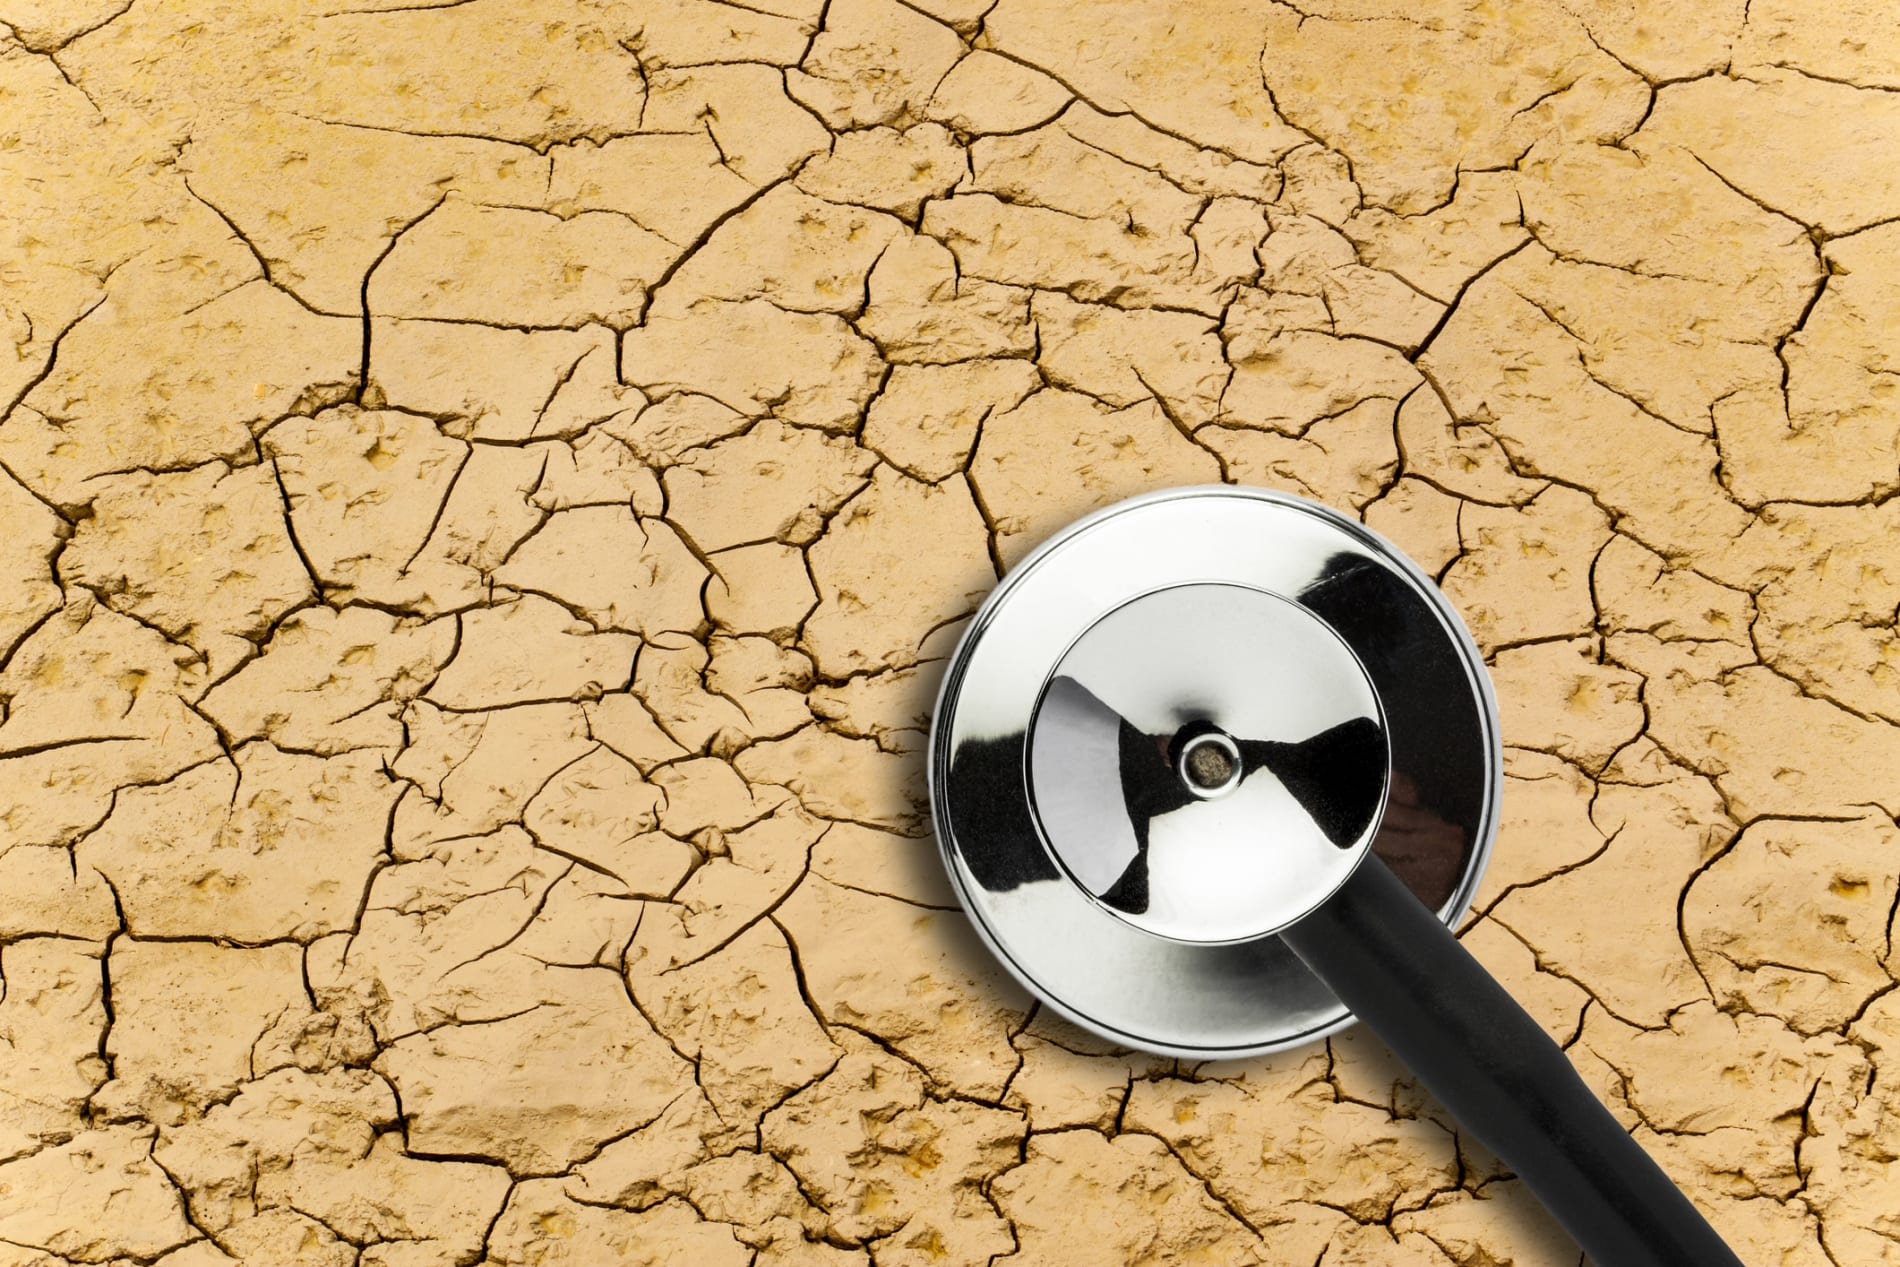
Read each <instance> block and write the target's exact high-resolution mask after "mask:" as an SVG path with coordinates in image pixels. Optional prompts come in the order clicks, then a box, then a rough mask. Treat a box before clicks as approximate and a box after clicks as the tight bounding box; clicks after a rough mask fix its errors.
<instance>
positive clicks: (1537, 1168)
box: [1280, 854, 1741, 1267]
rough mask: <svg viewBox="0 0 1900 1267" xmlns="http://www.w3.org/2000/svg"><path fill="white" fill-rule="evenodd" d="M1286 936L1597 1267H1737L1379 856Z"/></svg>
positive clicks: (1564, 1061)
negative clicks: (1526, 1189)
mask: <svg viewBox="0 0 1900 1267" xmlns="http://www.w3.org/2000/svg"><path fill="white" fill-rule="evenodd" d="M1280 936H1281V938H1282V939H1283V940H1285V942H1286V944H1287V946H1288V947H1289V948H1290V949H1291V950H1292V951H1293V953H1294V954H1296V955H1298V956H1299V957H1300V958H1301V959H1302V960H1303V961H1305V963H1306V966H1307V967H1309V968H1311V969H1312V970H1313V972H1314V973H1315V974H1316V975H1317V976H1318V977H1319V978H1320V979H1321V980H1322V981H1324V982H1325V983H1326V984H1327V985H1328V986H1330V987H1331V988H1332V990H1333V993H1335V994H1337V995H1338V996H1339V999H1340V1001H1341V1002H1342V1003H1344V1004H1345V1005H1346V1006H1347V1007H1349V1008H1351V1009H1352V1011H1353V1014H1354V1015H1355V1016H1357V1017H1358V1018H1359V1020H1360V1021H1361V1022H1363V1023H1364V1024H1365V1025H1367V1026H1369V1027H1370V1028H1371V1030H1372V1032H1373V1033H1375V1034H1377V1035H1378V1036H1379V1037H1380V1038H1381V1039H1383V1040H1384V1041H1385V1043H1386V1045H1387V1046H1389V1047H1390V1048H1391V1049H1392V1052H1393V1054H1394V1055H1396V1056H1397V1057H1398V1058H1399V1059H1400V1060H1402V1061H1404V1062H1405V1064H1406V1065H1407V1066H1409V1067H1410V1068H1411V1070H1412V1072H1413V1073H1414V1074H1416V1075H1417V1077H1418V1080H1419V1081H1420V1082H1421V1083H1423V1084H1424V1086H1425V1088H1426V1090H1428V1091H1430V1092H1431V1093H1432V1094H1433V1095H1434V1096H1436V1097H1437V1098H1438V1101H1439V1103H1441V1104H1443V1105H1444V1106H1445V1107H1446V1108H1447V1109H1449V1110H1450V1111H1451V1114H1452V1116H1453V1117H1455V1118H1457V1119H1458V1123H1459V1125H1460V1126H1461V1127H1463V1128H1464V1129H1465V1130H1466V1131H1467V1132H1469V1133H1470V1135H1471V1136H1472V1137H1473V1138H1474V1139H1476V1140H1478V1141H1479V1142H1480V1143H1482V1144H1483V1145H1484V1146H1485V1147H1487V1148H1489V1149H1490V1150H1491V1151H1492V1152H1493V1153H1495V1154H1497V1156H1498V1158H1499V1160H1501V1161H1502V1162H1503V1163H1504V1164H1505V1165H1507V1166H1509V1167H1510V1168H1511V1169H1512V1170H1513V1171H1515V1172H1516V1173H1517V1175H1518V1177H1519V1178H1521V1179H1522V1180H1523V1181H1524V1182H1525V1184H1526V1185H1527V1186H1528V1187H1529V1188H1530V1190H1531V1191H1532V1192H1533V1193H1534V1194H1536V1196H1537V1198H1538V1199H1539V1200H1540V1201H1542V1202H1543V1203H1544V1208H1545V1209H1547V1210H1549V1211H1550V1213H1551V1214H1552V1215H1553V1216H1554V1217H1555V1218H1556V1220H1557V1221H1558V1222H1559V1223H1561V1224H1562V1225H1563V1227H1564V1229H1565V1230H1566V1231H1568V1232H1569V1233H1570V1235H1571V1236H1572V1237H1573V1238H1575V1240H1576V1242H1577V1244H1578V1245H1579V1246H1581V1247H1582V1248H1583V1250H1584V1252H1585V1253H1586V1254H1588V1255H1589V1257H1590V1261H1591V1262H1592V1263H1593V1264H1595V1265H1596V1267H1741V1260H1740V1259H1739V1258H1737V1257H1736V1256H1735V1253H1734V1251H1733V1250H1731V1249H1729V1247H1728V1246H1727V1245H1726V1244H1724V1243H1723V1241H1722V1238H1721V1237H1720V1236H1718V1235H1716V1233H1715V1229H1714V1228H1712V1227H1710V1226H1709V1224H1708V1221H1707V1220H1706V1219H1704V1218H1703V1217H1702V1215H1701V1213H1700V1212H1699V1211H1698V1210H1697V1209H1696V1208H1695V1206H1694V1205H1692V1204H1691V1203H1690V1201H1689V1198H1687V1197H1686V1196H1684V1195H1683V1194H1682V1192H1681V1191H1680V1190H1679V1189H1678V1188H1677V1187H1676V1186H1675V1184H1673V1183H1671V1182H1670V1181H1669V1177H1668V1176H1667V1175H1665V1174H1664V1173H1663V1172H1662V1168H1661V1167H1659V1166H1658V1165H1657V1164H1656V1163H1655V1161H1654V1160H1653V1159H1651V1157H1650V1156H1649V1154H1648V1153H1646V1152H1644V1151H1643V1149H1642V1147H1641V1146H1640V1145H1639V1144H1637V1142H1636V1141H1635V1140H1633V1139H1631V1138H1630V1137H1629V1134H1628V1133H1627V1132H1626V1131H1624V1129H1623V1127H1622V1126H1621V1125H1619V1124H1618V1122H1617V1120H1616V1119H1615V1118H1614V1117H1612V1116H1611V1115H1610V1111H1609V1110H1608V1109H1606V1108H1604V1107H1603V1105H1602V1104H1601V1103H1599V1102H1598V1100H1597V1098H1596V1097H1595V1096H1594V1095H1592V1094H1591V1093H1590V1089H1589V1088H1588V1087H1586V1086H1585V1085H1584V1084H1583V1080H1582V1079H1581V1078H1579V1077H1578V1076H1577V1073H1576V1070H1575V1069H1573V1068H1572V1067H1571V1064H1570V1061H1569V1059H1568V1058H1567V1057H1566V1056H1565V1055H1564V1053H1563V1050H1562V1049H1561V1048H1559V1047H1558V1046H1557V1044H1556V1043H1554V1042H1552V1041H1551V1039H1550V1037H1549V1035H1547V1034H1545V1033H1544V1030H1543V1027H1542V1026H1540V1025H1538V1024H1537V1022H1535V1021H1533V1020H1532V1019H1531V1018H1530V1017H1529V1016H1528V1015H1527V1014H1526V1013H1525V1011H1524V1009H1523V1008H1522V1007H1519V1006H1518V1004H1517V1002H1516V1000H1514V999H1513V998H1511V996H1510V995H1509V994H1508V993H1506V992H1505V990H1504V987H1502V986H1500V985H1499V984H1498V983H1497V982H1496V981H1495V980H1494V979H1492V977H1491V974H1490V973H1488V972H1486V971H1485V970H1484V968H1483V966H1482V965H1480V964H1479V963H1478V961H1477V960H1475V959H1473V958H1472V957H1471V954H1470V952H1469V951H1467V950H1466V949H1465V948H1464V947H1463V946H1461V945H1459V944H1458V939H1457V938H1455V937H1453V936H1452V935H1451V932H1450V930H1448V929H1447V928H1446V927H1445V926H1444V924H1442V923H1440V922H1439V920H1438V919H1437V917H1436V916H1434V915H1433V914H1432V913H1431V912H1430V911H1428V910H1426V909H1425V906H1424V904H1423V903H1421V902H1420V901H1419V900H1418V899H1417V898H1416V897H1414V896H1413V895H1412V892H1411V890H1410V889H1407V888H1406V887H1405V885H1404V884H1403V883H1402V882H1400V880H1399V879H1398V877H1397V876H1395V875H1393V874H1392V871H1391V869H1390V868H1388V867H1387V866H1386V865H1385V864H1384V863H1383V862H1381V861H1380V860H1379V858H1378V857H1377V856H1376V855H1373V854H1368V855H1367V856H1366V859H1365V861H1364V862H1363V863H1361V864H1360V866H1359V868H1358V869H1357V870H1356V871H1354V872H1353V874H1352V877H1351V878H1350V879H1349V880H1347V881H1346V883H1345V885H1344V886H1342V887H1341V888H1340V890H1339V892H1338V893H1336V894H1334V895H1333V896H1332V897H1331V898H1329V899H1328V900H1327V901H1326V903H1325V904H1324V905H1322V906H1321V907H1320V908H1319V909H1318V910H1316V911H1314V912H1313V913H1312V914H1310V915H1308V916H1307V917H1306V918H1305V919H1303V920H1301V921H1300V922H1299V923H1298V924H1296V925H1295V926H1294V927H1292V928H1290V929H1287V930H1285V931H1283V932H1282V933H1281V934H1280Z"/></svg>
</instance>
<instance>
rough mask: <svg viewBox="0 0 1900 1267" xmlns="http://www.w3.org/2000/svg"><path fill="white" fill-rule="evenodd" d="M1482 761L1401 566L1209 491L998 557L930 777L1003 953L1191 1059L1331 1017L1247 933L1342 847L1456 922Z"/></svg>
mask: <svg viewBox="0 0 1900 1267" xmlns="http://www.w3.org/2000/svg"><path fill="white" fill-rule="evenodd" d="M1499 764H1500V755H1499V749H1498V740H1497V719H1496V708H1495V705H1494V704H1493V702H1492V699H1491V694H1490V687H1489V683H1488V680H1487V679H1486V677H1485V673H1484V667H1483V663H1482V660H1481V659H1480V658H1479V655H1478V652H1477V649H1476V647H1475V646H1473V644H1472V643H1471V640H1470V638H1469V636H1468V635H1467V634H1466V633H1465V631H1464V629H1463V626H1462V625H1461V624H1460V623H1459V621H1458V619H1457V616H1456V614H1455V613H1454V612H1453V611H1452V610H1451V608H1450V606H1449V605H1448V604H1447V603H1446V602H1445V601H1444V599H1443V598H1442V597H1441V596H1440V595H1439V593H1438V591H1437V589H1436V587H1435V586H1433V585H1432V583H1431V582H1430V581H1429V580H1428V579H1427V578H1426V577H1424V576H1423V575H1422V574H1421V573H1419V572H1418V571H1417V569H1416V568H1414V567H1413V566H1412V565H1411V564H1410V563H1409V562H1408V561H1407V560H1406V559H1405V558H1404V556H1403V555H1401V554H1400V553H1399V552H1398V551H1397V550H1396V549H1394V548H1393V547H1392V546H1390V545H1389V544H1387V543H1386V542H1385V541H1383V540H1382V539H1380V538H1379V537H1377V536H1376V535H1374V534H1372V533H1370V532H1368V531H1367V530H1366V529H1365V528H1363V527H1361V526H1360V525H1358V524H1357V523H1354V522H1353V521H1351V520H1349V519H1346V518H1344V517H1343V516H1340V515H1338V514H1336V513H1334V512H1333V511H1330V510H1328V509H1326V508H1324V507H1322V506H1318V505H1315V504H1313V503H1309V502H1305V501H1301V500H1299V499H1296V498H1291V497H1285V496H1281V495H1278V494H1272V493H1267V492H1262V491H1258V490H1247V489H1238V488H1229V487H1224V486H1218V487H1208V488H1191V489H1181V490H1175V491H1171V492H1166V493H1158V494H1153V495H1150V496H1147V497H1141V498H1136V499H1134V500H1132V501H1128V502H1123V503H1121V504H1119V505H1116V506H1112V507H1110V508H1108V509H1107V510H1105V511H1102V512H1100V513H1099V514H1096V515H1093V516H1090V517H1089V518H1087V519H1084V520H1082V521H1080V522H1078V523H1076V524H1074V525H1072V526H1071V527H1069V528H1068V529H1066V530H1065V531H1063V532H1062V533H1059V534H1058V535H1057V536H1056V537H1054V538H1053V539H1051V540H1050V541H1048V542H1047V543H1045V544H1044V545H1043V546H1042V547H1041V548H1040V549H1038V550H1037V551H1036V552H1035V553H1034V554H1032V555H1031V556H1030V557H1029V558H1027V559H1025V560H1024V561H1023V562H1022V563H1021V564H1020V565H1018V566H1017V568H1015V569H1014V570H1013V571H1012V572H1011V573H1010V574H1009V576H1008V577H1007V578H1006V579H1005V580H1004V582H1003V583H1002V584H1001V585H999V586H998V587H997V589H996V591H995V592H994V593H993V594H992V595H991V596H990V598H989V600H988V601H987V602H986V603H985V604H984V605H983V607H982V609H981V610H980V611H979V612H978V613H977V616H976V618H975V619H974V620H973V621H972V622H971V625H970V628H969V629H968V630H967V631H966V633H965V634H964V636H963V639H962V641H961V642H960V643H959V644H958V647H957V649H956V651H955V653H954V654H953V656H952V657H951V661H950V665H949V668H948V670H947V672H946V674H945V678H944V684H943V688H942V694H941V696H940V697H939V700H938V707H937V713H936V718H935V722H934V724H933V727H932V733H931V754H930V767H929V768H930V778H931V794H932V804H933V809H934V811H935V814H936V820H937V832H938V839H939V841H940V843H941V845H942V847H943V853H944V860H945V863H946V865H947V866H948V868H949V871H950V875H951V879H952V881H953V883H954V885H955V887H956V889H957V891H958V893H959V895H960V897H961V898H962V900H963V903H964V906H965V907H966V909H967V910H968V911H969V913H970V915H971V917H972V920H973V922H974V923H975V925H976V927H977V929H978V931H979V932H980V933H981V934H982V936H983V937H984V939H985V940H986V941H987V942H988V943H989V945H990V947H991V948H992V949H993V950H994V951H995V952H996V953H997V954H998V955H999V956H1000V957H1001V959H1002V961H1003V963H1004V964H1006V965H1007V966H1008V967H1009V969H1010V970H1011V971H1012V972H1013V973H1015V974H1016V975H1017V976H1018V977H1019V978H1020V979H1021V980H1022V981H1023V982H1024V983H1025V984H1026V985H1027V986H1028V987H1029V988H1030V989H1031V990H1033V991H1035V992H1036V993H1037V994H1038V995H1039V996H1040V997H1042V998H1043V999H1045V1000H1046V1001H1047V1002H1049V1003H1050V1004H1051V1005H1052V1006H1054V1007H1055V1008H1056V1009H1057V1010H1059V1011H1061V1012H1062V1013H1064V1014H1066V1015H1068V1016H1069V1017H1071V1018H1072V1019H1074V1020H1076V1021H1077V1022H1079V1023H1080V1024H1082V1025H1084V1026H1086V1027H1088V1028H1090V1029H1092V1030H1094V1031H1096V1032H1098V1033H1100V1034H1103V1035H1105V1036H1107V1037H1109V1038H1112V1039H1114V1040H1116V1041H1118V1042H1122V1043H1125V1044H1127V1045H1129V1046H1132V1047H1139V1048H1146V1049H1148V1050H1154V1051H1162V1052H1168V1053H1173V1054H1181V1055H1188V1056H1198V1057H1214V1056H1236V1055H1245V1054H1251V1053H1256V1052H1263V1051H1271V1050H1276V1049H1279V1048H1283V1047H1288V1046H1292V1045H1295V1044H1298V1043H1301V1042H1304V1041H1307V1040H1310V1039H1312V1038H1316V1037H1319V1036H1321V1035H1323V1034H1326V1033H1330V1032H1332V1031H1333V1030H1335V1029H1337V1028H1339V1027H1340V1026H1342V1025H1343V1024H1345V1023H1347V1022H1348V1021H1349V1020H1350V1019H1351V1017H1350V1015H1349V1014H1348V1013H1347V1012H1346V1010H1345V1008H1344V1007H1343V1006H1342V1005H1341V1004H1340V1003H1339V1002H1338V1000H1337V999H1336V998H1334V997H1333V995H1332V994H1331V992H1330V991H1328V990H1327V989H1326V987H1325V986H1324V985H1322V984H1321V983H1320V982H1319V981H1318V979H1317V978H1315V977H1314V976H1313V975H1312V974H1311V973H1310V972H1308V971H1307V969H1306V968H1305V966H1304V965H1303V964H1301V963H1300V961H1299V960H1298V959H1296V958H1295V957H1294V956H1293V954H1292V953H1291V952H1290V951H1288V950H1287V949H1286V947H1285V946H1284V945H1283V944H1282V943H1281V941H1280V939H1279V938H1278V937H1277V936H1276V935H1275V934H1276V933H1277V931H1278V930H1280V929H1282V928H1285V927H1287V926H1289V925H1291V924H1293V923H1295V922H1297V921H1298V920H1299V919H1300V918H1301V917H1302V916H1304V915H1305V914H1306V913H1308V912H1309V911H1311V910H1312V909H1314V908H1315V907H1316V906H1318V905H1319V904H1320V903H1322V902H1324V901H1325V900H1326V898H1328V897H1329V896H1331V894H1332V893H1333V892H1334V891H1335V890H1336V889H1337V888H1338V886H1339V885H1340V884H1342V883H1343V882H1344V881H1345V879H1346V878H1347V877H1348V876H1349V875H1350V874H1351V872H1352V870H1353V868H1354V867H1355V866H1356V865H1357V863H1358V862H1359V860H1360V859H1361V858H1362V857H1363V856H1364V854H1365V852H1366V851H1367V850H1368V849H1370V850H1372V851H1375V852H1377V853H1378V854H1379V855H1380V857H1381V858H1383V859H1384V860H1385V861H1386V862H1387V864H1388V865H1390V866H1391V867H1392V868H1393V870H1394V871H1396V872H1397V873H1398V874H1399V876H1400V877H1401V878H1402V879H1404V880H1405V881H1406V883H1407V884H1408V885H1410V886H1411V888H1412V889H1413V891H1414V892H1415V893H1417V894H1418V895H1419V896H1420V898H1421V899H1423V900H1424V901H1425V902H1426V904H1427V905H1428V906H1429V907H1431V908H1432V909H1434V910H1436V911H1437V912H1438V913H1439V914H1440V917H1441V918H1443V919H1444V920H1445V921H1446V922H1448V923H1449V922H1453V921H1455V920H1456V919H1457V918H1458V917H1459V916H1460V915H1462V914H1463V912H1464V911H1465V909H1466V908H1467V907H1468V906H1469V904H1470V901H1471V898H1472V895H1473V893H1474V892H1475V890H1476V887H1477V882H1478V878H1479V873H1480V872H1481V870H1482V868H1483V865H1484V862H1485V860H1486V857H1487V856H1488V854H1489V850H1490V842H1491V838H1492V835H1493V833H1494V832H1495V830H1496V817H1497V789H1498V783H1499V775H1500V769H1499Z"/></svg>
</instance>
